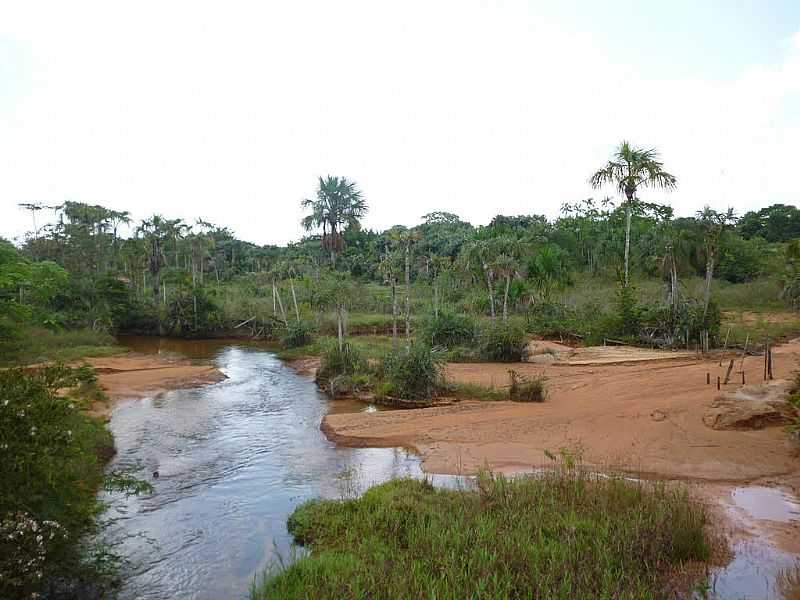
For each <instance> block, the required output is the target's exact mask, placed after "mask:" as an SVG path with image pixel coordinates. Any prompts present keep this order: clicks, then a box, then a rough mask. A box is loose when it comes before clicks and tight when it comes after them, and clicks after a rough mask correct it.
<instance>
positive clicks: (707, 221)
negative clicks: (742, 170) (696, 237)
mask: <svg viewBox="0 0 800 600" xmlns="http://www.w3.org/2000/svg"><path fill="white" fill-rule="evenodd" d="M696 218H697V222H698V224H699V225H700V233H701V236H702V250H703V254H704V255H705V259H706V286H705V295H704V296H703V316H704V317H705V316H706V313H707V312H708V305H709V303H710V302H711V281H712V280H713V279H714V266H715V265H716V260H717V253H718V252H719V242H720V238H722V234H723V233H724V232H725V230H726V229H728V227H730V226H731V225H733V224H734V223H735V222H736V215H735V214H734V212H733V209H732V208H729V209H728V210H727V211H725V212H722V213H721V212H717V211H715V210H713V209H712V208H711V207H709V206H707V205H706V206H705V207H704V208H703V210H699V211H697V217H696Z"/></svg>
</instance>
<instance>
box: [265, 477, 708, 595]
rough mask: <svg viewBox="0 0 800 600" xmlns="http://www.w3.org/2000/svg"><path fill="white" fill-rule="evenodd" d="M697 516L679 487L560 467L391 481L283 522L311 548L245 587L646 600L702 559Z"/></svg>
mask: <svg viewBox="0 0 800 600" xmlns="http://www.w3.org/2000/svg"><path fill="white" fill-rule="evenodd" d="M705 523H706V515H705V512H704V509H703V508H702V507H701V506H699V505H696V504H694V503H692V502H691V501H690V499H689V498H688V496H687V493H686V491H685V490H684V489H680V488H672V487H667V486H665V485H663V484H655V483H652V484H651V483H635V482H630V481H627V480H624V479H622V478H601V477H599V476H594V475H591V474H589V473H586V472H584V471H582V470H580V469H576V468H572V469H568V468H566V467H564V468H559V469H554V470H552V471H547V472H545V473H543V474H542V475H541V476H536V477H526V478H517V479H513V480H509V479H506V478H504V477H502V476H497V477H493V476H491V475H489V474H486V473H483V474H481V475H480V476H479V477H478V479H477V482H476V486H475V489H474V490H470V491H464V490H446V489H437V488H435V487H433V486H432V485H431V484H430V483H428V482H426V481H417V480H412V479H398V480H393V481H390V482H388V483H385V484H382V485H379V486H376V487H373V488H371V489H370V490H368V491H367V492H366V493H365V494H364V495H363V496H362V497H360V498H357V499H352V500H342V501H329V500H318V501H311V502H308V503H306V504H303V505H301V506H300V507H299V508H297V509H296V510H295V512H294V513H293V514H292V515H291V517H290V518H289V521H288V526H289V531H290V532H291V533H292V535H293V536H294V537H295V539H296V540H297V541H298V542H299V543H302V544H306V545H307V546H309V547H310V549H311V550H312V553H311V554H310V555H308V556H303V557H301V558H299V559H298V560H296V561H295V562H294V563H293V564H291V565H290V566H288V567H286V568H284V569H281V570H279V571H278V572H273V573H271V574H270V576H267V577H265V579H264V580H263V581H262V582H261V583H260V584H258V585H254V586H253V589H252V592H251V600H271V599H277V598H281V599H290V598H337V599H339V598H343V599H347V598H438V599H444V598H452V599H461V598H486V599H489V598H492V599H493V598H534V599H537V598H542V599H544V598H548V599H549V598H564V599H573V598H631V599H632V598H657V597H662V596H663V595H665V593H664V590H665V583H666V578H667V577H668V576H669V575H670V574H673V573H674V572H675V571H676V570H678V569H680V568H681V567H682V566H683V565H684V564H685V563H686V562H687V561H705V560H706V559H707V558H708V555H709V542H708V540H707V538H706V535H705V533H704V526H705Z"/></svg>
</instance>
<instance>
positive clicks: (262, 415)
mask: <svg viewBox="0 0 800 600" xmlns="http://www.w3.org/2000/svg"><path fill="white" fill-rule="evenodd" d="M120 341H121V343H122V344H123V345H125V346H127V347H128V348H130V349H131V350H133V351H135V352H137V353H143V354H149V355H155V356H159V357H161V358H170V357H173V358H176V359H177V357H181V358H183V359H186V358H188V359H189V360H190V361H196V362H197V363H198V364H202V365H209V364H210V365H212V366H214V367H216V368H217V369H219V370H220V371H222V373H224V375H225V376H226V379H224V380H223V381H220V382H217V383H212V384H210V385H205V386H202V387H195V388H191V389H176V390H172V391H160V392H157V393H153V394H149V395H145V396H144V397H142V395H141V394H140V393H137V394H135V395H133V394H132V395H131V396H130V397H128V398H126V397H124V396H122V397H119V398H117V399H116V402H115V403H114V405H113V410H112V411H111V415H110V417H111V418H110V423H109V427H110V429H111V431H112V432H113V434H114V437H115V441H116V447H117V455H116V456H115V458H114V460H113V461H112V463H111V464H110V465H109V469H126V470H130V471H132V472H133V473H134V474H135V475H137V476H138V477H139V478H141V479H144V480H147V481H149V482H150V483H151V484H152V485H153V488H154V490H153V493H151V494H146V495H142V496H136V497H130V498H124V497H121V496H118V495H115V496H105V498H104V499H105V500H106V501H108V502H109V503H110V504H111V508H110V509H109V510H108V512H107V515H106V516H107V517H108V518H109V519H111V520H112V522H111V525H110V526H109V527H108V529H107V530H106V531H105V533H104V539H105V540H107V541H108V542H109V543H110V544H112V545H113V547H114V550H115V551H116V552H117V553H118V554H120V555H122V556H124V557H125V558H126V559H127V563H126V565H125V566H124V568H123V572H122V575H123V586H122V589H121V592H120V598H122V599H123V600H132V599H143V600H165V599H173V598H176V599H181V598H185V599H188V598H191V599H198V600H204V599H214V600H216V599H219V598H234V599H236V598H246V597H247V592H248V589H249V587H250V585H251V584H252V583H253V581H254V580H255V579H256V578H258V577H261V576H262V574H263V573H264V572H265V571H268V570H270V569H273V568H276V567H277V565H279V564H280V563H281V562H282V561H287V560H291V558H292V556H293V554H294V553H296V552H300V551H301V550H298V549H296V548H293V546H292V541H291V536H289V534H288V532H287V530H286V519H287V517H288V516H289V514H291V512H292V510H294V508H295V507H297V506H298V505H299V504H300V503H302V502H303V501H305V500H307V499H310V498H319V497H325V498H341V497H350V496H353V495H355V494H358V493H359V492H361V491H363V490H364V489H366V488H367V487H369V486H370V485H372V484H375V483H379V482H382V481H385V480H387V479H390V478H392V477H402V476H412V477H428V478H429V479H431V480H433V481H434V482H435V483H437V484H440V485H451V486H452V485H462V484H465V482H464V479H463V478H460V477H458V476H453V475H431V474H424V473H423V471H422V468H421V463H420V459H419V458H418V457H417V456H416V455H414V454H411V453H409V452H407V451H405V450H403V449H400V448H348V447H342V446H337V445H336V444H334V443H333V442H331V441H329V440H328V439H327V438H326V437H325V435H323V433H322V432H321V431H320V428H319V426H320V422H321V421H322V420H323V418H324V417H325V416H326V415H328V414H332V413H357V412H363V411H376V410H379V409H378V407H375V406H370V405H365V404H363V403H360V402H355V401H344V400H337V401H334V402H332V401H330V400H328V399H327V397H326V396H324V395H323V394H321V393H320V392H319V391H318V389H317V387H316V385H315V384H314V382H313V381H312V380H311V379H310V378H309V377H307V376H305V375H302V374H299V373H298V372H297V371H295V370H294V369H293V368H292V367H291V366H289V365H286V364H285V363H283V362H281V361H280V360H279V359H278V358H277V357H276V356H275V355H274V353H273V352H271V350H270V348H269V347H268V346H265V345H263V344H258V343H248V342H241V341H221V340H217V341H185V340H169V339H164V338H142V337H125V338H122V339H121V340H120ZM376 416H377V415H376ZM381 417H383V415H381ZM529 469H530V467H529ZM717 487H718V486H714V485H711V486H702V490H705V493H703V494H701V495H704V496H706V497H707V498H709V499H711V500H712V502H713V503H714V504H721V505H722V507H723V512H725V513H726V515H727V516H726V520H727V521H728V522H729V523H730V525H731V527H733V528H734V529H735V530H736V533H735V535H734V536H733V542H732V548H731V550H732V560H731V562H730V563H729V564H728V565H725V566H721V567H717V568H715V569H712V570H711V572H710V573H709V575H710V578H709V586H710V588H709V590H708V594H707V597H710V598H717V599H720V600H725V599H728V598H741V597H746V598H780V597H783V596H784V594H785V593H786V592H785V590H786V587H785V585H782V578H783V577H784V575H785V574H787V573H788V574H790V575H792V576H794V574H795V573H797V571H796V570H795V569H797V562H796V549H795V548H794V546H795V545H796V543H795V542H793V541H792V540H795V541H796V538H795V535H794V534H795V533H796V531H797V527H798V525H799V524H800V521H798V517H799V516H800V513H799V512H798V511H800V507H798V505H797V503H796V500H795V499H794V497H793V496H791V494H789V492H786V493H783V492H778V491H777V490H776V488H758V487H752V485H751V486H749V487H735V486H734V487H719V489H717ZM702 490H701V491H702ZM765 490H766V491H765ZM764 511H767V512H764ZM787 535H788V540H789V541H788V542H787V541H786V540H784V541H783V542H782V543H779V542H780V539H779V538H780V536H783V537H786V536H787ZM772 538H775V539H772ZM776 540H777V541H776ZM791 587H794V586H791Z"/></svg>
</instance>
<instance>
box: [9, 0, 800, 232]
mask: <svg viewBox="0 0 800 600" xmlns="http://www.w3.org/2000/svg"><path fill="white" fill-rule="evenodd" d="M623 139H627V140H630V141H631V142H632V143H634V144H635V145H639V146H646V147H655V148H657V149H658V150H659V151H660V153H661V158H662V160H663V161H664V164H665V168H666V169H667V170H668V171H670V172H672V173H673V174H675V175H676V176H677V178H678V189H677V190H676V191H674V192H671V193H663V192H656V191H647V192H643V193H640V197H641V198H642V199H643V200H647V201H657V202H667V203H669V204H671V205H672V206H673V207H674V208H675V211H676V213H677V214H680V215H690V214H692V213H693V212H694V211H696V210H698V209H699V208H701V207H702V206H703V205H705V204H708V205H710V206H712V207H713V208H717V209H724V208H727V207H728V206H732V207H734V208H735V209H736V211H737V212H738V213H740V214H741V213H744V212H746V211H747V210H752V209H758V208H761V207H764V206H768V205H770V204H773V203H777V202H780V203H786V204H798V201H800V191H798V190H799V189H800V186H798V185H797V182H796V172H797V169H798V168H800V162H799V158H800V152H798V142H799V141H800V2H797V1H796V0H786V1H783V0H761V1H750V0H740V1H738V2H729V1H728V0H719V1H711V0H709V1H704V0H691V1H689V0H686V1H684V0H674V1H670V2H640V1H633V0H631V1H622V0H619V1H613V0H608V1H606V2H595V1H585V2H580V1H576V0H565V1H561V2H552V0H546V1H542V2H539V1H535V0H528V1H521V0H520V1H514V0H494V1H475V0H453V1H449V0H425V1H417V0H404V1H402V2H386V1H379V0H364V1H343V0H342V1H324V0H291V1H290V0H284V1H280V2H279V1H267V0H264V1H259V2H239V1H226V2H222V1H218V2H203V1H199V0H186V1H177V0H156V1H150V0H137V1H133V0H130V1H119V0H101V1H97V2H90V1H82V2H73V1H69V0H54V1H50V2H44V1H38V0H18V1H15V2H11V1H6V0H0V236H2V237H6V238H9V239H15V238H19V236H21V235H24V233H25V232H26V231H30V230H31V229H32V223H31V216H30V214H29V213H28V212H26V211H24V210H21V209H20V208H19V207H18V204H19V203H29V202H40V203H43V204H46V205H56V204H59V203H62V202H63V201H65V200H73V201H80V202H86V203H90V204H102V205H104V206H107V207H109V208H112V209H115V210H129V211H130V212H131V213H132V215H133V216H134V217H135V218H143V217H147V216H149V215H152V214H154V213H158V214H162V215H164V216H167V217H170V218H176V217H180V218H183V219H185V220H186V221H188V222H190V223H191V222H194V221H195V219H196V218H198V217H201V218H203V219H204V220H207V221H211V222H213V223H216V224H218V225H220V226H227V227H229V228H231V229H232V230H233V231H234V232H235V233H236V234H237V235H238V236H239V237H241V238H242V239H246V240H249V241H252V242H255V243H258V244H267V243H269V244H285V243H287V242H289V241H293V240H298V239H299V238H300V237H301V236H302V235H303V231H302V229H301V227H300V219H301V218H302V216H303V210H302V208H301V207H300V201H301V200H302V199H303V198H306V197H312V196H313V195H314V192H315V187H316V183H317V177H318V176H320V175H327V174H331V175H341V176H346V177H348V178H349V179H352V180H355V181H356V182H357V183H358V185H359V187H360V189H361V190H362V191H363V194H364V197H365V198H366V200H367V202H368V204H369V208H370V210H369V214H368V215H367V217H366V218H365V219H364V226H365V227H367V228H372V229H384V228H387V227H390V226H392V225H394V224H406V225H414V224H416V223H418V222H420V220H421V217H422V215H424V214H426V213H428V212H431V211H434V210H443V211H448V212H453V213H456V214H458V215H459V216H461V217H462V218H463V219H465V220H468V221H470V222H472V223H474V224H485V223H488V222H489V220H491V218H492V217H493V216H494V215H495V214H498V213H501V214H508V215H514V214H534V213H535V214H545V215H547V216H548V217H550V218H553V217H556V216H557V215H558V212H559V209H560V207H561V205H562V204H563V203H565V202H575V201H577V200H580V199H583V198H587V197H590V196H594V197H596V198H599V197H603V196H605V195H614V190H612V189H609V190H604V191H599V192H598V191H594V190H592V189H591V187H590V186H589V183H588V179H589V176H590V175H591V173H592V172H593V171H594V170H596V169H598V168H600V167H602V166H603V164H604V163H605V162H606V161H607V160H608V159H609V158H610V156H611V153H612V152H613V150H614V148H615V146H616V145H617V144H618V143H619V142H620V141H621V140H623ZM46 214H47V213H45V215H46ZM41 219H42V213H40V220H41Z"/></svg>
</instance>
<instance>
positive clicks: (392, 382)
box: [383, 344, 444, 400]
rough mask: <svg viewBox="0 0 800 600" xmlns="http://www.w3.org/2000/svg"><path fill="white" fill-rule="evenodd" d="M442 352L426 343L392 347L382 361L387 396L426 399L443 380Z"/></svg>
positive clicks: (438, 388)
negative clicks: (396, 348) (406, 346)
mask: <svg viewBox="0 0 800 600" xmlns="http://www.w3.org/2000/svg"><path fill="white" fill-rule="evenodd" d="M443 368H444V353H443V352H442V351H441V350H440V349H439V348H431V347H429V346H426V345H425V344H411V345H410V346H409V347H408V348H404V349H401V350H395V351H394V352H392V353H391V354H389V355H388V356H387V357H386V359H385V360H384V361H383V378H384V379H385V381H386V383H387V384H388V385H387V387H386V388H385V391H386V393H387V395H389V396H394V397H397V398H402V399H404V400H406V399H408V400H429V399H431V398H433V397H434V396H435V395H436V394H437V392H438V391H439V390H440V389H441V388H442V386H443V383H444V374H443V372H442V369H443Z"/></svg>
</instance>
